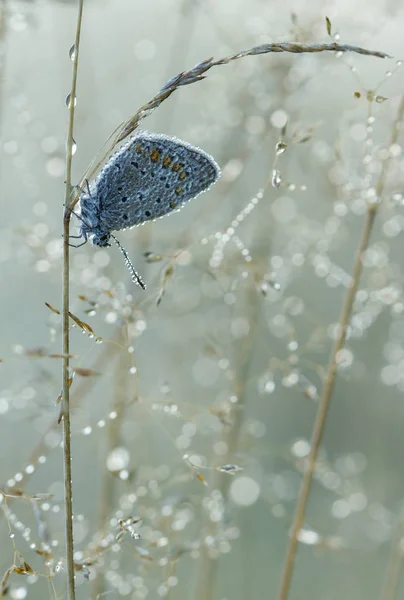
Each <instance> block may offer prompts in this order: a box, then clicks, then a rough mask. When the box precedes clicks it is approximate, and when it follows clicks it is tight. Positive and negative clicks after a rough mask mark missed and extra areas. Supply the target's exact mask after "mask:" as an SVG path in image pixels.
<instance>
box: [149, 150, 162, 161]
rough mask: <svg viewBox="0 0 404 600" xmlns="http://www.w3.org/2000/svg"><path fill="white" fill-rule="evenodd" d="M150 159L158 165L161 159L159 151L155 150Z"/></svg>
mask: <svg viewBox="0 0 404 600" xmlns="http://www.w3.org/2000/svg"><path fill="white" fill-rule="evenodd" d="M150 158H151V160H152V161H153V162H155V163H157V162H158V161H159V160H160V158H161V154H160V152H158V151H157V150H153V152H152V153H151V155H150Z"/></svg>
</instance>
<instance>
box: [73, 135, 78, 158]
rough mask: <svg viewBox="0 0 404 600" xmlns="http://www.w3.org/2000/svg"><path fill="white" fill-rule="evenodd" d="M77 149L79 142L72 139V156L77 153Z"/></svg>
mask: <svg viewBox="0 0 404 600" xmlns="http://www.w3.org/2000/svg"><path fill="white" fill-rule="evenodd" d="M76 151H77V144H76V141H75V140H74V139H73V140H72V156H74V155H75V154H76Z"/></svg>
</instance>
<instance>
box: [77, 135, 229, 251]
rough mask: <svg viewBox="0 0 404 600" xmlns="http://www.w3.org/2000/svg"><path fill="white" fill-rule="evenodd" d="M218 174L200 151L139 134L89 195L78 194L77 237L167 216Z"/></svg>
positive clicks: (113, 160) (175, 141)
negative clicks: (79, 217)
mask: <svg viewBox="0 0 404 600" xmlns="http://www.w3.org/2000/svg"><path fill="white" fill-rule="evenodd" d="M219 175H220V170H219V167H218V165H217V164H216V162H215V161H214V159H213V158H212V157H211V156H210V155H209V154H207V153H206V152H204V151H203V150H201V149H199V148H196V147H194V146H191V145H190V144H188V143H187V142H183V141H181V140H178V139H176V138H171V137H168V136H165V135H162V134H151V133H147V132H140V133H138V134H137V135H136V136H134V137H132V138H131V139H130V141H129V142H128V143H127V144H125V145H124V146H122V147H121V148H120V149H119V151H118V152H117V153H115V154H114V155H113V156H112V157H111V158H110V160H109V161H108V162H107V163H106V165H105V166H104V168H103V169H102V171H101V172H100V174H99V175H98V177H97V178H96V179H95V180H94V182H93V183H92V184H90V186H89V190H88V192H89V193H88V192H85V193H83V194H82V196H81V210H82V218H83V223H84V224H83V227H82V232H83V230H85V233H87V234H89V235H91V234H94V238H96V237H98V238H100V237H101V236H103V235H104V237H105V235H107V236H108V237H109V235H108V234H110V232H111V231H117V230H121V229H126V228H127V227H133V226H135V225H140V224H141V223H144V222H146V221H151V220H154V219H157V218H158V217H162V216H164V215H167V214H169V213H171V212H173V211H175V210H178V209H179V208H181V207H182V206H183V205H184V204H185V203H186V202H188V201H189V200H191V199H192V198H195V197H196V196H198V195H199V194H200V193H201V192H204V191H206V190H207V189H208V188H209V187H210V186H211V185H212V184H213V183H214V182H215V181H216V180H217V179H218V177H219ZM93 243H97V242H96V241H93ZM100 245H101V244H100Z"/></svg>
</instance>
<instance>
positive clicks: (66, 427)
mask: <svg viewBox="0 0 404 600" xmlns="http://www.w3.org/2000/svg"><path fill="white" fill-rule="evenodd" d="M83 3H84V0H79V7H78V15H77V27H76V39H75V46H74V48H75V50H74V59H73V76H72V87H71V92H70V105H69V126H68V133H67V144H66V146H67V147H66V190H65V212H64V218H63V333H62V335H63V354H64V358H63V405H62V414H63V461H64V490H65V529H66V564H67V597H68V599H69V600H74V599H75V596H76V594H75V582H74V539H73V490H72V466H71V460H72V457H71V445H70V442H71V431H70V393H69V387H70V381H69V380H70V365H69V354H70V339H69V291H70V290H69V273H70V270H69V266H70V265H69V225H70V215H71V212H70V210H68V207H69V204H70V198H71V189H72V185H71V181H72V158H73V143H74V141H73V127H74V113H75V103H76V86H77V72H78V63H79V48H80V35H81V23H82V18H83Z"/></svg>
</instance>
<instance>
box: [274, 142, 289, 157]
mask: <svg viewBox="0 0 404 600" xmlns="http://www.w3.org/2000/svg"><path fill="white" fill-rule="evenodd" d="M286 148H287V144H285V142H278V143H277V144H276V154H277V155H278V156H279V154H283V153H284V152H285V150H286Z"/></svg>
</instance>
